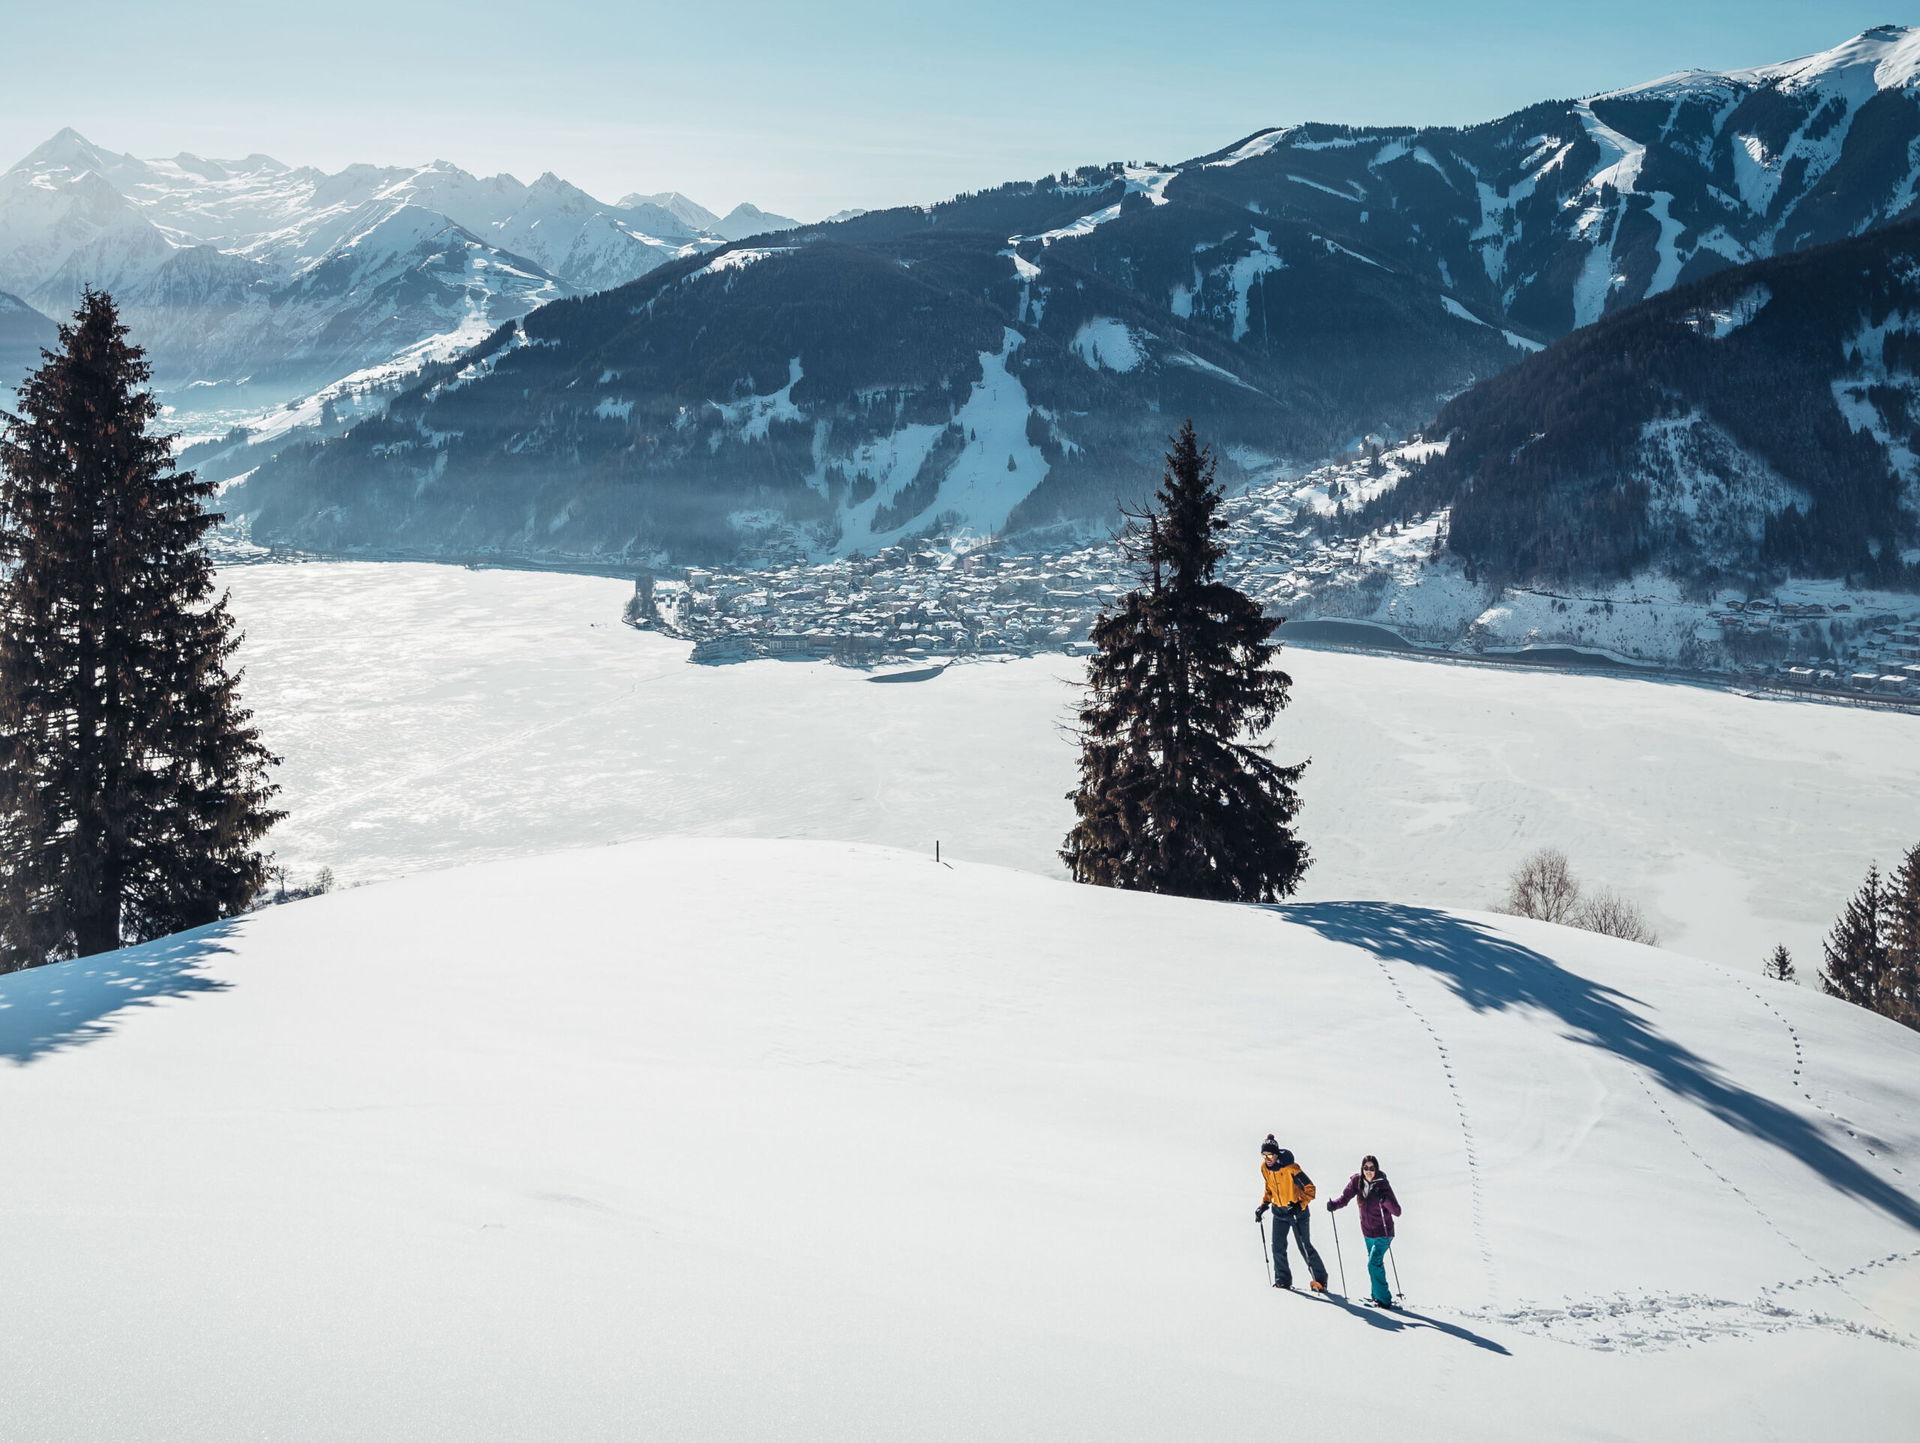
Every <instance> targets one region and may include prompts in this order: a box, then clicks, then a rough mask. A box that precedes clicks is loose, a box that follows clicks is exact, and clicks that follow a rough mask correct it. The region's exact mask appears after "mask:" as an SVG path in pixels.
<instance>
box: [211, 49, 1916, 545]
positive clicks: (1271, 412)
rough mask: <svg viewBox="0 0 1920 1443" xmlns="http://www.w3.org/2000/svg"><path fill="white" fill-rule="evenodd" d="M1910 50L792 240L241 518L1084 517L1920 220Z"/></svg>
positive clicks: (340, 459)
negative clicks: (1803, 256) (1187, 475)
mask: <svg viewBox="0 0 1920 1443" xmlns="http://www.w3.org/2000/svg"><path fill="white" fill-rule="evenodd" d="M1917 84H1920V32H1917V31H1915V30H1912V29H1907V28H1903V27H1897V26H1888V27H1881V28H1879V29H1875V30H1871V31H1867V32H1865V33H1863V34H1862V35H1860V36H1858V37H1856V38H1854V39H1853V40H1850V41H1848V42H1846V43H1845V44H1843V45H1840V46H1838V47H1836V48H1835V49H1833V50H1830V51H1827V52H1823V53H1822V54H1820V55H1816V56H1812V57H1808V58H1805V59H1802V60H1798V61H1793V62H1789V63H1786V64H1781V65H1774V66H1768V67H1763V68H1760V69H1753V70H1743V71H1725V72H1705V71H1691V72H1686V73H1683V74H1677V75H1672V76H1667V77H1664V78H1661V79H1658V80H1655V81H1652V82H1649V83H1647V84H1644V85H1639V86H1634V87H1631V88H1628V89H1623V90H1618V91H1614V92H1610V93H1607V94H1604V95H1597V96H1592V97H1589V98H1587V99H1583V100H1559V101H1544V102H1541V103H1539V104H1536V105H1532V106H1529V107H1527V108H1525V109H1523V110H1520V111H1518V112H1515V113H1514V114H1511V115H1508V116H1506V117H1503V118H1501V119H1499V120H1495V121H1491V122H1488V123H1485V124H1482V125H1475V126H1468V127H1463V128H1450V127H1432V128H1406V127H1346V126H1333V125H1317V124H1306V125H1293V126H1285V127H1278V128H1274V129H1269V130H1263V131H1260V132H1258V133H1256V134H1254V135H1252V136H1249V137H1246V138H1244V139H1242V140H1239V141H1237V142H1236V143H1234V144H1232V145H1229V146H1226V147H1223V148H1222V149H1220V150H1218V151H1216V152H1214V153H1212V154H1209V155H1205V156H1201V157H1198V158H1196V159H1193V160H1189V161H1186V162H1183V163H1180V164H1176V165H1162V164H1153V163H1144V162H1141V163H1132V162H1130V163H1115V164H1111V165H1106V166H1090V167H1085V168H1083V169H1081V170H1079V171H1076V172H1072V173H1063V174H1059V175H1054V176H1049V177H1046V178H1043V179H1041V180H1038V181H1030V182H1017V183H1012V184H1008V185H1004V186H1001V187H998V188H995V189H991V190H987V191H982V192H976V193H971V194H967V195H962V196H958V197H955V198H954V199H952V200H950V201H947V202H944V203H942V204H939V205H934V206H928V207H903V208H896V209H893V210H885V211H876V212H871V213H868V214H865V215H861V216H857V217H852V218H849V219H846V220H844V221H841V222H838V223H835V224H821V225H817V226H808V227H799V228H795V229H793V230H790V231H788V232H786V233H784V234H782V235H779V236H776V237H762V238H759V239H757V240H756V241H755V243H754V244H752V245H737V244H736V245H732V246H729V247H727V248H726V249H724V250H722V251H720V252H719V253H717V254H705V255H699V256H691V255H690V256H686V257H682V258H680V259H677V260H673V261H669V262H667V263H666V264H664V265H662V266H660V267H658V268H657V269H655V270H653V271H651V272H649V273H648V274H647V275H646V276H643V277H641V278H640V279H639V280H637V281H634V282H631V283H629V284H628V285H626V286H624V287H621V288H618V289H615V290H612V291H607V292H603V293H600V294H597V295H592V296H587V297H574V298H566V299H563V300H560V301H557V302H555V303H553V304H550V305H548V306H546V307H544V308H542V309H540V310H537V311H534V312H532V313H531V314H529V315H527V316H526V317H524V318H522V319H519V320H516V321H514V322H512V323H510V324H508V325H506V326H504V327H502V328H500V329H499V330H497V331H495V332H494V333H493V334H492V335H490V336H489V337H488V338H487V340H486V341H485V342H483V343H482V344H481V345H479V346H477V347H475V348H474V349H472V350H470V351H468V352H466V353H465V354H464V355H463V356H461V357H459V358H457V359H455V360H453V361H451V362H449V364H448V365H447V366H445V367H442V368H438V369H436V370H435V371H433V372H432V373H430V374H428V375H427V376H426V377H425V378H424V380H423V382H422V383H421V384H420V385H419V386H417V387H415V388H414V389H413V390H412V391H410V392H409V393H408V394H406V395H404V396H402V397H400V398H398V399H396V400H395V401H394V402H393V403H392V404H391V406H389V407H388V408H387V410H386V411H385V413H384V414H383V415H382V416H381V417H379V418H378V419H377V420H373V421H369V422H367V423H365V424H362V425H361V426H359V427H357V428H355V429H354V430H352V431H350V432H349V433H348V434H347V435H345V436H343V437H341V438H339V439H336V440H333V441H331V442H329V443H327V444H324V445H317V446H310V447H304V448H294V449H291V450H289V451H287V452H285V453H283V454H282V455H281V456H280V457H279V459H277V460H275V461H272V462H270V463H269V464H266V465H263V466H260V467H259V469H257V470H255V471H254V472H253V474H252V476H251V478H250V479H249V480H248V482H247V483H246V485H245V486H244V487H243V488H241V489H240V490H239V491H237V492H236V493H235V494H234V496H233V497H232V500H231V503H230V504H231V505H233V506H234V507H235V509H237V510H241V511H244V512H245V513H247V514H248V515H249V517H250V518H251V521H252V524H253V527H254V531H255V534H256V536H258V537H260V538H262V539H268V540H275V541H285V542H291V543H294V544H299V545H307V546H314V547H319V548H323V549H330V550H333V549H358V548H365V549H368V550H386V551H393V552H413V553H424V554H445V553H450V552H451V553H469V552H480V553H498V554H508V555H523V556H539V557H554V556H571V557H596V558H614V557H621V558H626V557H636V556H656V557H657V556H666V557H669V558H678V559H692V558H699V559H739V558H741V557H743V556H751V555H754V554H756V553H758V552H764V551H765V550H766V549H767V548H769V547H773V548H775V549H780V548H784V549H786V550H788V551H792V552H799V553H803V554H806V553H810V554H816V555H817V554H831V553H839V554H850V553H854V552H859V551H871V550H873V549H876V548H879V547H884V546H885V545H888V544H890V543H891V542H893V541H896V540H899V539H901V538H903V537H905V536H908V535H912V534H916V533H918V532H924V531H927V530H930V529H937V528H941V527H964V528H971V529H975V530H979V531H1000V530H1011V531H1019V532H1025V533H1030V534H1043V533H1044V532H1045V531H1046V530H1047V529H1048V528H1056V527H1067V528H1075V527H1079V528H1084V527H1085V526H1086V525H1087V524H1088V523H1090V522H1095V521H1098V520H1104V518H1106V517H1109V516H1111V515H1112V513H1113V507H1114V504H1115V501H1116V500H1124V499H1126V498H1128V497H1135V496H1138V495H1140V494H1142V493H1143V492H1144V491H1145V490H1146V489H1147V488H1148V487H1150V485H1151V484H1152V481H1153V479H1154V476H1155V472H1156V467H1157V455H1158V451H1159V450H1160V442H1161V438H1162V437H1163V436H1164V434H1165V432H1166V431H1167V430H1169V429H1170V428H1171V426H1172V425H1173V424H1174V421H1175V419H1176V418H1178V417H1184V416H1191V417H1193V418H1194V420H1195V422H1196V424H1197V425H1199V426H1200V428H1201V430H1202V432H1203V434H1206V435H1208V436H1210V437H1212V438H1213V439H1214V440H1215V442H1216V443H1217V445H1218V446H1219V448H1220V450H1221V452H1222V454H1223V458H1224V463H1223V464H1224V471H1225V474H1226V476H1227V479H1228V480H1229V481H1234V482H1237V481H1243V480H1250V479H1256V478H1260V477H1271V476H1273V475H1275V474H1278V473H1284V472H1285V471H1287V470H1289V469H1291V468H1295V467H1300V466H1304V465H1309V464H1312V463H1313V462H1315V461H1317V460H1319V459H1320V458H1322V457H1324V456H1325V455H1327V454H1328V453H1329V452H1330V451H1332V450H1334V449H1337V448H1339V447H1341V446H1344V445H1348V444H1351V443H1352V442H1353V441H1354V440H1356V439H1357V438H1360V437H1362V436H1364V435H1366V434H1368V433H1381V434H1392V433H1396V432H1402V433H1403V432H1405V431H1408V430H1410V429H1414V428H1418V427H1422V426H1424V425H1426V424H1428V423H1430V422H1431V420H1432V419H1433V417H1434V414H1435V412H1436V410H1437V409H1438V408H1439V407H1440V406H1441V405H1442V404H1443V403H1444V402H1445V401H1446V400H1447V399H1448V398H1450V397H1452V396H1454V395H1456V394H1458V393H1460V392H1462V391H1464V390H1466V389H1468V388H1469V387H1471V386H1473V385H1475V384H1476V383H1478V382H1482V381H1486V380H1488V379H1490V378H1492V377H1493V376H1495V375H1497V374H1499V373H1500V372H1502V371H1504V370H1506V369H1507V368H1508V367H1509V366H1511V365H1513V364H1514V363H1515V362H1516V361H1519V360H1521V359H1522V358H1524V357H1525V356H1526V355H1527V354H1529V353H1530V352H1532V351H1535V350H1538V349H1539V348H1540V347H1541V346H1542V345H1543V344H1546V343H1550V342H1553V341H1555V340H1557V339H1558V338H1560V337H1562V336H1565V335H1567V334H1568V333H1570V332H1573V331H1575V330H1576V329H1577V328H1580V327H1583V326H1589V325H1592V324H1593V323H1594V322H1595V321H1597V320H1599V319H1601V318H1602V317H1603V316H1607V315H1611V314H1614V313H1616V312H1618V311H1620V310H1621V309H1622V308H1625V307H1629V306H1631V305H1633V304H1634V303H1635V302H1637V301H1640V300H1642V299H1644V298H1646V297H1648V296H1652V295H1658V294H1662V293H1665V292H1667V291H1669V290H1671V289H1672V288H1674V287H1675V286H1677V285H1683V284H1687V283H1690V282H1692V281H1694V280H1697V279H1700V278H1703V277H1706V276H1708V275H1711V274H1714V273H1716V272H1719V271H1724V270H1727V269H1729V268H1732V267H1737V266H1741V265H1744V264H1749V263H1751V262H1753V261H1755V260H1757V259H1762V258H1765V257H1768V256H1772V255H1776V254H1781V253H1788V252H1794V251H1798V250H1802V249H1806V248H1808V247H1812V246H1816V245H1819V244H1821V243H1824V242H1828V241H1832V240H1837V239H1842V238H1845V237H1849V236H1853V235H1856V234H1859V233H1861V232H1863V231H1867V230H1870V229H1872V228H1874V227H1877V226H1881V225H1885V224H1887V223H1889V222H1892V221H1895V220H1897V219H1899V218H1901V217H1903V216H1907V215H1910V214H1913V213H1914V209H1915V197H1916V189H1917V188H1920V156H1917V153H1920V97H1917V94H1916V85H1917Z"/></svg>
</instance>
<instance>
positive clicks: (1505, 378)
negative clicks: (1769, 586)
mask: <svg viewBox="0 0 1920 1443" xmlns="http://www.w3.org/2000/svg"><path fill="white" fill-rule="evenodd" d="M1432 434H1433V435H1434V436H1435V437H1436V438H1440V439H1444V440H1445V441H1446V443H1447V445H1446V449H1445V451H1444V453H1442V454H1439V455H1436V456H1434V457H1433V458H1432V459H1431V460H1428V461H1426V462H1425V463H1423V464H1421V465H1418V466H1416V467H1414V468H1413V470H1412V472H1411V474H1410V475H1409V476H1408V478H1407V479H1406V480H1404V481H1403V482H1401V483H1400V485H1399V486H1397V487H1395V488H1394V489H1393V490H1391V491H1389V492H1387V493H1386V494H1385V495H1382V496H1380V497H1378V498H1376V499H1375V500H1373V501H1371V502H1370V503H1369V504H1368V505H1367V506H1366V507H1365V508H1363V509H1362V510H1361V511H1360V512H1359V513H1358V520H1359V524H1360V526H1361V527H1362V528H1373V527H1378V526H1381V525H1388V524H1399V523H1405V522H1407V521H1410V520H1412V519H1414V518H1416V517H1422V516H1426V515H1431V514H1432V513H1433V512H1435V511H1436V510H1439V509H1441V508H1450V516H1449V524H1448V542H1447V544H1448V547H1449V549H1450V550H1452V551H1453V552H1454V553H1455V554H1457V555H1458V556H1460V557H1461V558H1462V559H1463V560H1465V561H1466V562H1468V563H1469V564H1470V565H1472V566H1474V567H1475V568H1476V569H1478V570H1480V571H1481V572H1483V573H1485V575H1486V576H1487V577H1488V578H1489V579H1491V580H1499V581H1503V582H1509V583H1532V582H1564V581H1581V582H1586V581H1605V580H1612V579H1618V578H1623V577H1626V576H1630V575H1633V574H1635V573H1638V572H1644V571H1648V570H1659V571H1663V572H1666V573H1668V574H1671V575H1673V576H1676V577H1678V578H1679V579H1681V580H1683V581H1688V582H1692V583H1695V584H1697V585H1712V584H1719V583H1724V582H1727V581H1744V580H1747V579H1749V578H1754V579H1759V578H1765V577H1769V576H1771V577H1779V576H1784V575H1799V576H1832V577H1842V578H1848V579H1852V580H1854V581H1857V582H1859V583H1861V584H1864V585H1871V586H1881V587H1903V588H1909V589H1915V590H1920V549H1916V548H1920V221H1907V222H1902V223H1900V224H1898V225H1895V226H1890V227H1887V228H1884V229H1881V230H1876V231H1869V232H1868V233H1867V234H1865V235H1862V236H1857V237H1854V238H1852V239H1849V240H1845V241H1838V242H1835V243H1833V244H1830V245H1827V246H1821V247H1817V248H1815V249H1813V250H1809V251H1805V252H1801V253H1799V254H1795V255H1785V256H1776V257H1772V258H1769V259H1767V260H1762V261H1755V262H1751V263H1749V264H1747V265H1744V266H1739V267H1736V268H1734V269H1731V270H1727V271H1723V272H1721V273H1720V274H1718V275H1716V276H1713V277H1711V278H1709V279H1707V280H1704V281H1701V282H1698V283H1696V284H1693V285H1689V286H1684V287H1682V288H1680V289H1678V290H1675V291H1673V292H1671V293H1669V294H1666V295H1663V296H1658V297H1655V298H1654V299H1651V300H1648V301H1644V302H1642V303H1640V304H1639V305H1636V306H1632V307H1630V308H1628V309H1626V310H1623V311H1620V312H1617V313H1615V314H1613V315H1610V316H1607V317H1606V318H1604V319H1603V320H1601V321H1600V322H1599V323H1598V324H1596V325H1594V326H1591V327H1588V328H1586V329H1583V330H1580V331H1577V332H1575V333H1574V334H1572V335H1570V336H1568V337H1566V338H1565V339H1563V340H1561V341H1559V342H1557V343H1556V344H1554V345H1553V346H1551V347H1549V348H1548V349H1547V350H1546V351H1544V352H1542V353H1541V354H1539V355H1537V356H1533V357H1530V358H1529V359H1528V360H1527V361H1525V362H1524V363H1522V364H1521V365H1519V366H1516V367H1514V368H1513V369H1512V370H1510V371H1508V372H1506V373H1505V374H1503V375H1501V376H1498V377H1495V378H1493V379H1492V380H1489V381H1487V382H1485V383H1483V384H1481V385H1479V386H1477V387H1475V388H1474V389H1472V390H1470V391H1468V392H1466V393H1465V394H1464V395H1461V396H1459V397H1457V398H1455V399H1454V400H1453V401H1452V402H1450V403H1449V404H1448V405H1447V406H1446V407H1445V408H1444V409H1443V410H1442V411H1441V412H1440V415H1439V418H1438V420H1437V422H1436V424H1435V426H1434V427H1433V428H1432Z"/></svg>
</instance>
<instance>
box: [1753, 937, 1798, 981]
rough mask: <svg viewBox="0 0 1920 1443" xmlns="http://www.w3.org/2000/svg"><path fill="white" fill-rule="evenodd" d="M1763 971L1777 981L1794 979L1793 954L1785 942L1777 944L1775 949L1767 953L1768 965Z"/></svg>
mask: <svg viewBox="0 0 1920 1443" xmlns="http://www.w3.org/2000/svg"><path fill="white" fill-rule="evenodd" d="M1761 971H1762V974H1763V975H1765V976H1767V977H1771V978H1772V979H1773V980H1774V981H1776V982H1791V981H1793V977H1794V966H1793V954H1792V953H1791V952H1789V951H1788V950H1787V948H1786V944H1785V943H1781V944H1779V945H1777V946H1775V947H1774V949H1773V951H1771V952H1769V953H1768V954H1767V965H1766V966H1765V967H1764V968H1762V969H1761Z"/></svg>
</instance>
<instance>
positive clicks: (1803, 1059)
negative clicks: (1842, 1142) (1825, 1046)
mask: <svg viewBox="0 0 1920 1443" xmlns="http://www.w3.org/2000/svg"><path fill="white" fill-rule="evenodd" d="M1727 975H1728V976H1729V977H1731V978H1733V980H1734V981H1736V982H1738V983H1739V984H1740V985H1741V986H1742V987H1743V988H1745V989H1746V990H1747V992H1748V993H1749V994H1750V995H1751V996H1752V998H1753V1000H1754V1001H1755V1002H1758V1003H1759V1004H1760V1005H1761V1006H1762V1007H1764V1008H1766V1010H1767V1011H1768V1012H1769V1013H1770V1014H1771V1015H1772V1017H1773V1020H1774V1021H1776V1022H1778V1023H1779V1024H1780V1025H1781V1026H1782V1027H1783V1028H1785V1029H1786V1033H1787V1040H1788V1041H1789V1042H1791V1043H1792V1044H1793V1079H1792V1080H1793V1088H1794V1091H1796V1092H1798V1093H1799V1094H1800V1096H1801V1097H1802V1098H1804V1099H1805V1100H1806V1102H1807V1104H1808V1106H1810V1107H1812V1108H1813V1109H1814V1110H1815V1111H1816V1112H1818V1113H1820V1114H1821V1116H1823V1117H1827V1118H1831V1119H1832V1120H1833V1124H1834V1126H1836V1127H1838V1128H1839V1129H1840V1130H1841V1131H1842V1132H1844V1133H1846V1135H1847V1136H1848V1137H1850V1138H1852V1139H1853V1140H1854V1141H1855V1142H1857V1143H1858V1144H1859V1145H1860V1147H1861V1149H1862V1150H1863V1151H1864V1152H1865V1153H1866V1155H1867V1156H1868V1157H1870V1158H1872V1159H1874V1161H1876V1162H1883V1159H1882V1158H1881V1157H1880V1154H1879V1152H1878V1151H1876V1150H1875V1149H1874V1147H1873V1146H1872V1144H1871V1143H1869V1142H1868V1141H1867V1139H1866V1138H1864V1137H1862V1136H1861V1135H1860V1134H1859V1132H1858V1131H1857V1130H1856V1129H1854V1128H1853V1127H1850V1126H1849V1125H1848V1123H1847V1120H1846V1119H1845V1118H1844V1117H1842V1116H1841V1115H1840V1114H1839V1113H1837V1112H1835V1111H1834V1110H1833V1109H1832V1108H1830V1107H1828V1106H1826V1105H1825V1104H1824V1103H1822V1102H1820V1101H1819V1100H1818V1099H1817V1098H1816V1097H1814V1095H1813V1093H1812V1092H1810V1091H1809V1090H1808V1087H1807V1078H1806V1068H1807V1053H1806V1048H1805V1047H1804V1046H1802V1045H1801V1042H1800V1029H1799V1028H1797V1027H1795V1026H1794V1025H1793V1024H1792V1023H1791V1022H1789V1021H1787V1018H1786V1014H1785V1013H1783V1012H1782V1011H1781V1010H1780V1009H1779V1008H1777V1007H1775V1006H1774V1005H1773V1003H1771V1002H1769V1001H1768V1000H1767V997H1766V994H1765V993H1763V992H1761V991H1760V990H1759V989H1758V988H1756V987H1755V986H1754V985H1753V984H1752V983H1751V982H1749V981H1748V980H1747V979H1746V978H1745V977H1742V976H1741V975H1740V974H1739V973H1738V972H1734V971H1732V970H1731V969H1727ZM1883 1165H1884V1166H1885V1167H1886V1169H1887V1171H1888V1172H1891V1173H1892V1174H1893V1175H1894V1176H1895V1177H1901V1178H1904V1177H1905V1176H1906V1174H1905V1173H1904V1172H1902V1171H1901V1170H1900V1169H1899V1168H1897V1167H1895V1166H1894V1165H1893V1164H1892V1163H1891V1162H1883Z"/></svg>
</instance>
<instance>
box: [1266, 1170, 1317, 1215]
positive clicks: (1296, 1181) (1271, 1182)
mask: <svg viewBox="0 0 1920 1443" xmlns="http://www.w3.org/2000/svg"><path fill="white" fill-rule="evenodd" d="M1260 1182H1261V1185H1262V1186H1263V1187H1265V1188H1266V1190H1267V1202H1268V1203H1269V1204H1270V1205H1272V1206H1273V1207H1277V1208H1291V1207H1305V1206H1306V1205H1307V1204H1308V1203H1310V1202H1312V1201H1313V1199H1314V1193H1315V1189H1314V1186H1313V1179H1311V1178H1309V1177H1308V1176H1307V1175H1306V1174H1305V1173H1303V1172H1302V1171H1300V1164H1299V1163H1297V1162H1290V1163H1288V1164H1287V1165H1286V1166H1285V1167H1268V1166H1267V1165H1266V1164H1265V1163H1264V1162H1263V1163H1261V1164H1260Z"/></svg>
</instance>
